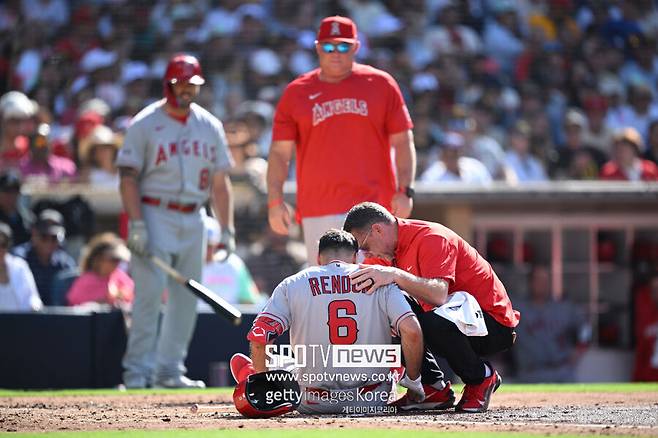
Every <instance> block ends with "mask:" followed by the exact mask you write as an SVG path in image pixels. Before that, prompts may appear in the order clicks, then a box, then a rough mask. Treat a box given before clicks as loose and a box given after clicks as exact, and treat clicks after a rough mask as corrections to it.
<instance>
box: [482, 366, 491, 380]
mask: <svg viewBox="0 0 658 438" xmlns="http://www.w3.org/2000/svg"><path fill="white" fill-rule="evenodd" d="M491 373H492V371H491V367H490V366H489V365H487V364H486V363H485V364H484V378H485V379H486V378H487V377H491Z"/></svg>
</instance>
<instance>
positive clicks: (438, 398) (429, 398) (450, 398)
mask: <svg viewBox="0 0 658 438" xmlns="http://www.w3.org/2000/svg"><path fill="white" fill-rule="evenodd" d="M423 390H424V391H425V400H423V401H422V402H420V403H418V402H414V401H411V400H409V398H408V397H407V394H405V395H403V396H402V397H400V398H399V399H398V400H396V401H394V402H393V403H391V405H392V406H397V407H398V408H399V409H400V410H401V411H420V410H430V409H439V410H440V409H450V408H451V407H453V406H454V404H455V393H454V391H453V390H452V388H451V387H450V382H446V386H445V388H443V389H442V390H438V389H436V388H434V387H433V386H430V385H423Z"/></svg>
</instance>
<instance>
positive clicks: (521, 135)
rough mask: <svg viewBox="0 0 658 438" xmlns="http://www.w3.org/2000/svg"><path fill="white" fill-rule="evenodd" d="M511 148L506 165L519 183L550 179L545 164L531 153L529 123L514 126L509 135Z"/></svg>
mask: <svg viewBox="0 0 658 438" xmlns="http://www.w3.org/2000/svg"><path fill="white" fill-rule="evenodd" d="M509 146H510V147H509V150H508V151H507V154H506V155H505V161H506V165H507V166H508V167H509V168H510V169H511V170H512V171H513V172H514V174H515V175H516V178H517V180H518V181H519V182H521V183H522V182H530V181H546V180H547V179H548V178H547V176H546V170H545V169H544V164H543V163H542V162H541V161H539V160H538V159H537V157H535V156H534V155H533V154H532V153H531V151H530V126H529V125H528V123H527V122H525V121H519V122H517V123H516V124H515V125H514V127H513V128H512V130H511V132H510V135H509Z"/></svg>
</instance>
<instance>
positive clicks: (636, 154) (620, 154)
mask: <svg viewBox="0 0 658 438" xmlns="http://www.w3.org/2000/svg"><path fill="white" fill-rule="evenodd" d="M643 149H644V141H643V140H642V137H641V136H640V133H639V132H637V130H636V129H634V128H631V127H627V128H623V129H621V130H619V131H618V132H616V133H615V136H614V149H613V158H612V160H610V161H608V162H607V163H606V164H605V165H604V166H603V168H602V169H601V175H600V177H601V179H605V180H618V181H658V165H656V163H654V162H653V161H649V160H645V159H642V158H641V152H640V151H641V150H643Z"/></svg>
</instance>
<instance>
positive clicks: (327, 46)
mask: <svg viewBox="0 0 658 438" xmlns="http://www.w3.org/2000/svg"><path fill="white" fill-rule="evenodd" d="M320 48H321V49H322V51H323V52H324V53H334V52H338V53H347V52H349V51H350V49H351V48H352V44H350V43H338V44H333V43H322V44H321V45H320Z"/></svg>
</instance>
